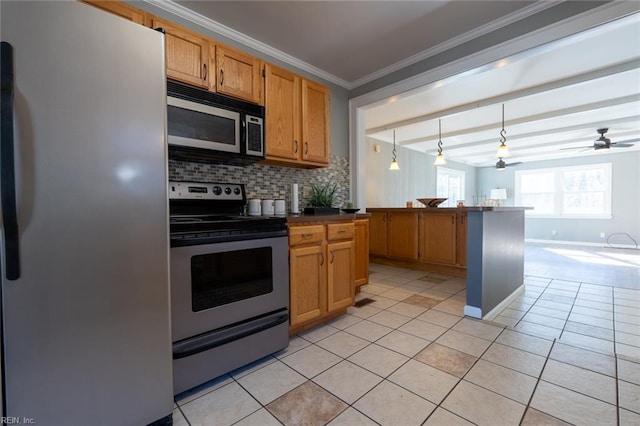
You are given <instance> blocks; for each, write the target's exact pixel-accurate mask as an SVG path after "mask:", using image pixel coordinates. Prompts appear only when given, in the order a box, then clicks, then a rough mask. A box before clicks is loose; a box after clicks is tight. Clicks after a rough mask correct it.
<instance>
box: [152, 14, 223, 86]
mask: <svg viewBox="0 0 640 426" xmlns="http://www.w3.org/2000/svg"><path fill="white" fill-rule="evenodd" d="M151 26H152V27H153V28H156V29H157V28H162V29H164V31H165V55H166V61H167V77H168V78H172V79H174V80H178V81H182V82H183V83H187V84H191V85H194V86H198V87H203V88H205V89H208V88H209V78H210V74H211V70H210V65H209V41H208V40H207V39H206V38H204V37H201V36H200V35H199V34H197V33H194V32H192V31H189V30H186V29H185V28H182V27H180V26H178V25H175V24H172V23H171V22H168V21H165V20H163V19H160V18H157V17H153V18H152V21H151Z"/></svg>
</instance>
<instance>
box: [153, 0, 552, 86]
mask: <svg viewBox="0 0 640 426" xmlns="http://www.w3.org/2000/svg"><path fill="white" fill-rule="evenodd" d="M143 1H144V2H145V3H148V4H151V5H153V6H155V7H158V8H160V9H162V10H164V11H166V12H169V13H171V14H173V15H176V16H179V17H180V18H183V19H186V20H187V21H189V22H192V23H194V24H196V25H199V26H201V27H203V28H206V29H208V30H211V31H213V32H215V33H218V34H220V35H222V36H224V37H227V38H229V39H231V40H234V41H236V42H238V43H241V44H243V45H245V46H248V47H250V48H252V49H255V50H257V51H259V52H261V53H263V54H265V55H268V56H271V57H273V58H275V59H278V60H280V61H282V62H284V63H286V64H289V65H291V66H294V67H296V68H298V69H301V70H303V71H306V72H308V73H310V74H313V75H315V76H318V77H320V78H322V79H324V80H326V81H329V82H331V83H334V84H336V85H338V86H340V87H343V88H345V89H347V90H352V89H355V88H356V87H358V86H361V85H363V84H366V83H369V82H371V81H374V80H376V79H378V78H381V77H384V76H386V75H388V74H390V73H392V72H395V71H398V70H400V69H402V68H405V67H407V66H410V65H413V64H415V63H416V62H420V61H422V60H423V59H426V58H429V57H431V56H434V55H437V54H438V53H441V52H444V51H446V50H448V49H452V48H454V47H457V46H459V45H461V44H463V43H466V42H467V41H470V40H473V39H474V38H477V37H480V36H483V35H485V34H488V33H490V32H491V31H494V30H497V29H500V28H502V27H504V26H506V25H509V24H512V23H514V22H517V21H519V20H521V19H524V18H526V17H528V16H531V15H534V14H536V13H538V12H541V11H543V10H545V9H547V8H549V7H552V6H554V5H556V4H557V3H556V2H549V1H538V2H536V3H534V4H532V5H530V6H527V7H525V8H523V9H520V10H518V11H516V12H513V13H511V14H509V15H507V16H504V17H502V18H500V19H497V20H495V21H493V22H489V23H487V24H485V25H482V26H481V27H478V28H475V29H473V30H471V31H468V32H466V33H464V34H461V35H460V36H457V37H454V38H452V39H450V40H447V41H445V42H443V43H440V44H439V45H437V46H434V47H432V48H430V49H427V50H424V51H422V52H420V53H417V54H415V55H413V56H410V57H408V58H406V59H403V60H402V61H399V62H396V63H395V64H393V65H389V66H387V67H385V68H382V69H380V70H377V71H375V72H372V73H371V74H368V75H366V76H364V77H362V78H359V79H357V80H355V81H353V82H349V81H346V80H344V79H341V78H340V77H337V76H335V75H333V74H331V73H329V72H326V71H324V70H322V69H320V68H318V67H315V66H313V65H311V64H309V63H307V62H304V61H302V60H300V59H298V58H296V57H294V56H291V55H289V54H288V53H285V52H283V51H281V50H279V49H276V48H275V47H272V46H269V45H268V44H266V43H263V42H261V41H259V40H256V39H254V38H252V37H249V36H247V35H246V34H243V33H241V32H239V31H236V30H234V29H233V28H230V27H227V26H226V25H223V24H221V23H219V22H217V21H214V20H213V19H210V18H207V17H205V16H203V15H201V14H199V13H196V12H193V11H192V10H189V9H187V8H186V7H184V6H182V5H180V4H178V3H175V2H174V1H172V0H143Z"/></svg>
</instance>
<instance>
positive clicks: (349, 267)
mask: <svg viewBox="0 0 640 426" xmlns="http://www.w3.org/2000/svg"><path fill="white" fill-rule="evenodd" d="M354 264H355V253H354V248H353V240H349V241H341V242H337V243H329V244H328V245H327V291H328V311H329V312H331V311H334V310H337V309H342V308H346V307H347V306H351V305H352V304H353V299H354V294H355V286H354V273H353V272H354Z"/></svg>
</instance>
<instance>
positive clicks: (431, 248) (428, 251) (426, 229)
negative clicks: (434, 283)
mask: <svg viewBox="0 0 640 426" xmlns="http://www.w3.org/2000/svg"><path fill="white" fill-rule="evenodd" d="M421 230H422V247H421V250H420V252H421V253H420V254H421V258H422V260H423V261H425V262H434V263H443V264H447V265H455V264H456V213H447V212H443V213H423V214H422V226H421Z"/></svg>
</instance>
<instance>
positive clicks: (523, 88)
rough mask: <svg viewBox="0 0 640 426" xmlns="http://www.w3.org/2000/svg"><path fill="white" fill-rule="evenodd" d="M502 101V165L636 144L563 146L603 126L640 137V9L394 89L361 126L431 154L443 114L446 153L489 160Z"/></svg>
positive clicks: (583, 140)
mask: <svg viewBox="0 0 640 426" xmlns="http://www.w3.org/2000/svg"><path fill="white" fill-rule="evenodd" d="M502 105H504V109H505V121H504V129H505V131H506V139H507V142H506V144H507V146H508V147H509V151H510V153H511V157H510V158H509V159H507V160H506V162H507V164H509V163H510V162H528V161H540V160H547V159H555V158H564V157H574V156H582V155H598V154H601V153H603V152H630V151H634V150H639V149H640V143H636V144H635V145H634V146H632V147H628V148H621V147H618V148H611V149H608V150H606V149H601V150H598V151H595V150H593V149H567V148H575V147H584V146H592V145H593V143H594V140H595V139H597V138H598V137H599V135H598V133H597V132H596V130H597V129H599V128H608V129H609V131H608V132H607V133H606V136H607V137H608V138H609V139H611V141H612V142H623V141H628V140H636V141H638V142H640V14H635V15H632V16H630V17H627V18H624V19H620V20H618V21H614V22H612V23H609V24H607V25H604V26H601V27H598V28H595V29H592V30H589V31H586V32H583V33H580V34H577V35H574V36H572V37H569V38H566V39H563V40H560V41H558V42H554V43H552V44H549V45H546V46H542V47H539V48H537V49H533V50H530V51H527V52H524V53H521V54H518V55H516V56H513V57H508V58H503V59H502V60H500V61H498V62H497V63H495V64H489V65H487V66H485V67H482V68H480V69H476V70H472V71H469V72H467V73H465V74H464V75H458V76H454V77H451V78H449V79H446V80H443V81H439V82H437V83H435V84H431V85H429V86H425V87H422V88H420V89H417V90H414V91H412V92H409V93H404V94H399V95H398V96H395V97H393V98H391V99H388V100H387V101H386V102H381V103H378V104H377V105H375V106H372V107H370V108H368V109H367V111H366V115H365V128H366V132H367V135H368V136H369V137H372V138H374V139H377V140H380V141H385V142H392V141H393V131H392V129H395V130H396V142H397V143H398V144H399V145H400V146H404V147H406V148H410V149H414V150H417V151H421V152H426V153H429V154H433V155H435V154H436V153H437V142H438V141H439V140H440V139H439V134H438V120H439V119H441V126H442V137H441V140H442V142H443V150H444V151H443V152H444V155H445V158H446V159H452V160H455V161H459V162H462V163H466V164H469V165H472V166H491V165H494V166H495V163H496V161H497V158H495V154H496V151H497V147H498V145H499V140H500V130H501V129H502Z"/></svg>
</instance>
